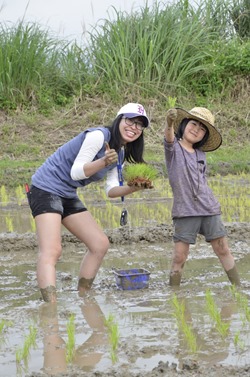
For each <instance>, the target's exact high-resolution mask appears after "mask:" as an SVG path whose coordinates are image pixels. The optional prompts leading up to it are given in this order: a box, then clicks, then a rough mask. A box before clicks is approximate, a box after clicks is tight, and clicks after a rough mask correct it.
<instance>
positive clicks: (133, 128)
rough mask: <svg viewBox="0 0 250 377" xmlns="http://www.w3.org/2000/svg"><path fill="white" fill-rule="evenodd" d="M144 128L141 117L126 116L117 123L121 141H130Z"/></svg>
mask: <svg viewBox="0 0 250 377" xmlns="http://www.w3.org/2000/svg"><path fill="white" fill-rule="evenodd" d="M143 129H144V123H143V121H142V119H141V117H135V118H126V117H123V118H122V119H121V121H120V124H119V130H120V134H121V137H122V140H123V143H124V144H126V143H131V142H132V141H134V140H136V139H138V137H140V136H141V134H142V131H143Z"/></svg>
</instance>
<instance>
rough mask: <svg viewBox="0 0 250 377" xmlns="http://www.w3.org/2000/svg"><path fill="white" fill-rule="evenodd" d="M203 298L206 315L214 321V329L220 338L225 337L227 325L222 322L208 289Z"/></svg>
mask: <svg viewBox="0 0 250 377" xmlns="http://www.w3.org/2000/svg"><path fill="white" fill-rule="evenodd" d="M205 297H206V307H207V310H208V313H209V315H210V317H211V318H212V319H213V320H214V322H215V326H216V329H217V330H218V332H219V333H220V335H221V336H222V337H225V336H227V335H228V331H229V323H226V322H224V321H223V320H222V318H221V314H220V311H219V308H218V307H217V305H216V303H215V301H214V298H213V296H212V293H211V291H210V290H209V289H207V290H206V293H205Z"/></svg>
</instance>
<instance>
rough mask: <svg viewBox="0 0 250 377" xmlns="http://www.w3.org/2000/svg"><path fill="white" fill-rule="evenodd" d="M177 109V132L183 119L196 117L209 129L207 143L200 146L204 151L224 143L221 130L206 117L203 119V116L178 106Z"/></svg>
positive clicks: (175, 125)
mask: <svg viewBox="0 0 250 377" xmlns="http://www.w3.org/2000/svg"><path fill="white" fill-rule="evenodd" d="M176 110H177V118H176V120H175V123H174V131H175V133H176V132H177V130H178V127H179V125H180V123H181V122H182V120H183V119H186V118H187V119H195V120H198V121H199V122H201V123H202V124H204V125H205V126H206V127H207V128H208V131H209V137H208V139H207V141H206V143H205V144H204V145H203V146H202V147H201V148H200V149H201V150H202V151H203V152H211V151H215V150H216V149H218V148H219V147H220V145H221V143H222V136H221V134H220V132H219V131H218V130H217V129H216V128H215V127H214V126H213V125H212V124H211V123H210V122H208V121H207V120H206V119H203V118H202V117H199V116H195V115H193V114H190V113H189V112H188V111H186V110H184V109H181V108H176Z"/></svg>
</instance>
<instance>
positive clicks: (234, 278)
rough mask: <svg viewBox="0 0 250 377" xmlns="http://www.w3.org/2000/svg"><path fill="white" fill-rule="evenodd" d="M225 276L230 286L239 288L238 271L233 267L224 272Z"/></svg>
mask: <svg viewBox="0 0 250 377" xmlns="http://www.w3.org/2000/svg"><path fill="white" fill-rule="evenodd" d="M226 274H227V276H228V279H229V281H230V282H231V283H232V284H234V285H237V286H240V277H239V274H238V270H237V268H236V266H235V265H234V267H233V268H231V270H228V271H226Z"/></svg>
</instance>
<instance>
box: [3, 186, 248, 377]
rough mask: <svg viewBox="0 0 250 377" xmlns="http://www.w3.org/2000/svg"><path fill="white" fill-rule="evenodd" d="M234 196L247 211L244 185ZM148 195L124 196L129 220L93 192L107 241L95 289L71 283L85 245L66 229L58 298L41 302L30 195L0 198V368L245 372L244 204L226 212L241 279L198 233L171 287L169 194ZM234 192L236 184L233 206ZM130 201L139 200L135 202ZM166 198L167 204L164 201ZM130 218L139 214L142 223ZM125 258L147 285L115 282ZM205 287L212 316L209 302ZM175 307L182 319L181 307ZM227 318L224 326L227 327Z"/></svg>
mask: <svg viewBox="0 0 250 377" xmlns="http://www.w3.org/2000/svg"><path fill="white" fill-rule="evenodd" d="M248 185H249V183H248ZM248 187H249V186H248ZM238 189H239V190H240V186H239V188H238ZM238 197H239V198H241V202H240V203H245V204H246V205H245V207H244V206H243V204H242V208H243V207H244V214H245V215H246V214H248V216H249V211H248V210H247V209H246V207H247V205H248V203H249V191H248V194H247V191H246V192H245V194H244V196H243V197H242V196H241V195H240V191H238ZM150 198H151V199H150ZM145 200H146V207H148V212H146V211H145V208H144V207H145V204H144V207H142V206H141V199H140V198H138V200H137V201H127V203H126V204H127V205H128V206H130V207H129V215H130V220H129V224H128V225H127V226H126V227H119V225H117V223H116V222H119V215H120V211H121V205H120V203H115V205H114V207H113V213H114V218H115V220H114V223H112V221H113V220H112V216H113V215H111V213H112V211H111V208H110V207H109V206H108V205H107V204H106V202H103V200H102V199H100V200H99V201H98V200H96V205H95V206H93V208H94V207H95V208H100V209H101V212H96V216H98V219H99V221H100V223H101V224H102V225H103V224H104V225H103V226H104V229H106V230H105V231H106V233H107V235H108V237H109V239H110V242H111V247H110V250H109V253H108V255H107V256H106V258H105V260H104V262H103V265H102V267H101V269H100V271H99V273H98V276H97V278H96V280H95V282H94V286H93V289H92V290H91V292H90V294H89V295H87V296H86V297H85V298H84V299H83V298H80V297H78V294H77V291H76V286H77V276H78V269H79V264H80V261H81V259H82V256H83V254H84V252H85V251H86V250H85V248H84V247H83V246H82V245H81V244H80V243H79V242H77V240H75V239H74V237H72V236H71V235H69V234H68V233H65V232H64V230H63V229H62V231H63V256H62V258H61V260H60V262H59V263H58V266H57V289H58V302H57V305H49V304H46V303H43V302H42V301H41V297H40V293H39V290H38V288H37V283H36V276H35V269H36V253H37V242H36V237H35V234H34V228H33V223H32V220H31V219H30V214H29V209H28V207H27V203H25V201H24V202H23V203H21V204H20V205H17V203H15V201H13V202H12V204H7V205H5V206H2V210H0V218H1V219H2V220H1V221H0V232H1V233H0V330H1V331H0V376H3V377H13V376H30V377H31V376H33V377H35V376H36V377H40V376H51V375H57V376H70V377H73V376H88V377H92V376H105V377H106V376H109V377H110V376H117V377H132V376H137V377H142V376H143V377H145V376H146V377H156V376H168V377H172V376H175V375H179V374H183V375H185V376H189V375H190V376H191V375H192V376H193V375H202V376H209V377H213V376H216V377H222V376H223V377H224V376H227V377H228V376H239V375H240V376H249V375H250V362H249V360H250V307H249V299H250V283H249V282H250V271H249V264H250V222H249V221H246V220H245V219H246V217H243V218H244V221H242V220H241V218H240V217H239V213H241V212H240V211H238V212H237V211H235V210H233V213H234V214H235V217H232V212H230V222H227V223H226V227H227V231H228V235H229V241H230V245H231V249H232V251H233V254H234V256H235V259H236V262H237V265H238V269H239V272H240V275H241V280H242V287H241V288H240V289H239V290H238V291H236V292H235V291H233V290H231V289H230V288H231V286H230V284H229V282H228V280H227V277H226V275H225V273H224V271H223V270H222V268H221V266H220V264H219V261H218V259H217V258H216V257H215V256H214V254H213V252H212V251H211V248H210V246H209V245H208V244H206V243H205V242H204V240H203V239H202V238H199V239H198V241H197V244H196V245H195V246H192V247H191V252H190V257H189V260H188V262H187V263H186V266H185V270H184V275H183V281H182V285H181V287H180V288H179V289H175V290H174V289H172V288H170V287H169V285H168V273H169V268H170V260H171V253H172V241H171V236H172V226H171V222H170V221H168V220H167V216H168V215H167V214H168V211H169V208H170V207H171V198H162V197H159V196H158V197H157V195H156V197H154V196H153V195H152V193H151V194H150V197H145V198H144V201H145ZM228 200H229V202H230V199H228ZM234 200H235V194H233V196H232V198H231V204H232V205H231V207H233V201H234ZM237 203H238V202H237ZM135 204H136V205H140V207H136V210H135V212H132V209H133V208H135ZM156 204H157V205H156ZM168 204H169V205H170V206H169V207H168ZM90 205H92V202H90ZM237 205H238V208H239V203H238V204H237ZM162 207H167V209H166V210H165V211H163V210H162ZM138 208H139V209H140V210H139V209H138ZM109 211H111V212H109ZM157 213H158V217H157ZM154 215H155V216H154ZM245 215H244V216H245ZM6 218H7V219H9V220H6ZM136 218H139V219H140V221H139V222H138V223H136V221H137V220H136ZM10 219H11V220H12V222H11V220H10ZM143 220H144V221H143ZM145 220H146V221H145ZM106 221H107V223H106ZM107 224H109V226H107ZM162 224H165V225H162ZM11 225H12V228H13V229H12V231H10V230H11ZM131 268H143V269H146V270H148V271H149V272H150V279H149V286H148V288H146V289H141V290H134V291H133V290H132V291H124V290H120V289H118V287H117V285H116V280H115V275H114V273H113V270H114V269H131ZM209 292H210V293H211V296H212V298H213V300H214V305H215V306H214V308H213V313H217V322H216V321H215V319H214V318H213V317H212V314H211V312H209V307H208V302H207V301H208V299H207V294H208V293H209ZM176 305H177V306H176ZM180 308H182V309H183V312H182V313H183V316H182V320H180V317H179V316H178V313H180ZM182 309H181V310H182ZM71 314H73V315H74V318H75V319H74V323H75V329H76V330H75V352H74V357H73V360H72V361H70V360H68V359H67V342H68V332H67V325H68V323H69V318H70V315H71ZM111 314H112V315H113V318H114V321H115V323H116V324H117V325H118V329H119V343H118V348H117V350H116V352H115V356H116V358H115V360H114V354H113V357H112V354H111V340H110V338H109V336H108V330H107V326H106V325H105V319H107V318H108V317H109V315H111ZM218 318H219V319H220V321H219V322H218ZM223 326H227V332H226V334H224V335H223V334H221V329H222V327H223ZM31 328H32V329H35V331H36V335H35V344H32V345H31V346H30V348H29V350H28V352H26V358H23V359H21V360H20V361H19V362H17V360H16V354H17V352H19V354H20V352H21V351H20V350H22V349H23V348H24V345H25V344H27V339H29V331H30V329H31Z"/></svg>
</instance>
